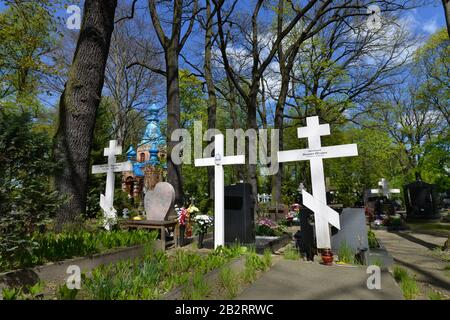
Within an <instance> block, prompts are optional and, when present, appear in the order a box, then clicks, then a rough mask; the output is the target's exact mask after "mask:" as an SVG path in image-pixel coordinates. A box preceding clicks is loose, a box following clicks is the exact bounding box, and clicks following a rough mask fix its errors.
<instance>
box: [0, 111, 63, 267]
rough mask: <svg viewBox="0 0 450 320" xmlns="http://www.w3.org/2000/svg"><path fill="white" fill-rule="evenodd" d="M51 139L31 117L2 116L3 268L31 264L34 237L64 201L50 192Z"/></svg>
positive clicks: (6, 113)
mask: <svg viewBox="0 0 450 320" xmlns="http://www.w3.org/2000/svg"><path fill="white" fill-rule="evenodd" d="M55 167H56V164H55V163H54V162H53V161H52V160H51V138H50V137H49V136H48V134H46V133H45V132H42V131H36V130H35V126H34V123H33V119H32V118H31V116H30V115H29V114H27V113H13V112H10V111H4V110H3V111H1V112H0V172H1V174H0V267H1V266H2V264H8V265H9V266H10V267H14V266H15V265H16V264H17V265H22V264H25V265H26V264H28V263H31V262H32V261H30V260H29V259H30V258H31V254H30V253H31V250H32V248H33V247H34V245H35V243H34V242H33V241H32V234H33V233H34V232H37V231H39V230H42V228H44V227H45V224H46V223H48V222H49V220H48V219H49V218H51V217H53V216H54V214H55V212H56V210H57V208H58V206H60V205H61V203H62V202H63V199H62V198H61V197H60V196H59V195H58V194H57V193H56V192H52V191H50V181H49V177H50V175H51V174H52V172H53V170H54V169H55Z"/></svg>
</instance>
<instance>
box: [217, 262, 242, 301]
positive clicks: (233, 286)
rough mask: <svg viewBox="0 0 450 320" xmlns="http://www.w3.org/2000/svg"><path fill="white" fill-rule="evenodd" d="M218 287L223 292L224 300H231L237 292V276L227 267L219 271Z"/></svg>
mask: <svg viewBox="0 0 450 320" xmlns="http://www.w3.org/2000/svg"><path fill="white" fill-rule="evenodd" d="M219 286H220V287H221V288H222V289H223V290H225V298H226V299H233V298H235V297H236V295H237V292H238V290H239V276H238V274H236V273H235V272H233V270H231V269H230V268H229V267H225V268H223V269H222V270H220V273H219Z"/></svg>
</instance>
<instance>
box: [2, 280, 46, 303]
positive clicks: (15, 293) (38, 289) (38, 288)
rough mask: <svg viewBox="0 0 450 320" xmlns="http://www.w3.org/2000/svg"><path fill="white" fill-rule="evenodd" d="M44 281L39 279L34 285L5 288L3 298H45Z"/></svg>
mask: <svg viewBox="0 0 450 320" xmlns="http://www.w3.org/2000/svg"><path fill="white" fill-rule="evenodd" d="M43 290H44V283H43V282H42V281H39V282H37V283H35V284H34V285H29V286H23V287H20V288H3V290H2V294H1V296H2V297H3V300H37V299H42V298H43V293H42V291H43Z"/></svg>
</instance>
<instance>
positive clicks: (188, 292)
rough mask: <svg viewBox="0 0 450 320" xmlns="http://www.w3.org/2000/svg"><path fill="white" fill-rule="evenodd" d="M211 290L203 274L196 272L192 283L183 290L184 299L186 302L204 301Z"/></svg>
mask: <svg viewBox="0 0 450 320" xmlns="http://www.w3.org/2000/svg"><path fill="white" fill-rule="evenodd" d="M210 291H211V289H210V287H209V285H208V283H207V282H206V281H205V278H204V275H203V274H202V273H201V272H196V273H195V274H194V276H193V277H192V281H191V282H190V283H189V284H187V285H186V286H185V287H184V288H183V293H182V297H183V299H185V300H204V299H206V297H207V296H208V294H209V293H210Z"/></svg>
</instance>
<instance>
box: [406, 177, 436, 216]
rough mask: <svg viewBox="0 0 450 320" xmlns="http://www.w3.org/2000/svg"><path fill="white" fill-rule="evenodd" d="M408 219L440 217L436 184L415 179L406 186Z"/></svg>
mask: <svg viewBox="0 0 450 320" xmlns="http://www.w3.org/2000/svg"><path fill="white" fill-rule="evenodd" d="M404 191H405V205H406V213H407V218H408V219H439V218H440V215H439V211H438V205H437V193H436V186H435V185H433V184H428V183H425V182H423V181H415V182H413V183H410V184H408V185H406V186H405V187H404Z"/></svg>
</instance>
